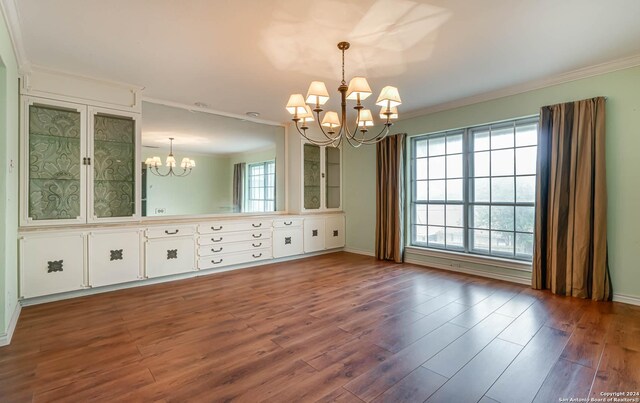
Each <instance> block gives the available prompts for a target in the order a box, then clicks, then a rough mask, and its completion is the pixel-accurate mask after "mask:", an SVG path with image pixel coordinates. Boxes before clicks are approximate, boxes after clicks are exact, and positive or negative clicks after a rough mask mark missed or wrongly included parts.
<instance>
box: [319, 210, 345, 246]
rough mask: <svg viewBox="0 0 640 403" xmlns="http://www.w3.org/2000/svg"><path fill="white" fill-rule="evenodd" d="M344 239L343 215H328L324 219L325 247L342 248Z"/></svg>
mask: <svg viewBox="0 0 640 403" xmlns="http://www.w3.org/2000/svg"><path fill="white" fill-rule="evenodd" d="M344 240H345V236H344V216H342V215H338V216H328V217H327V218H326V219H325V241H324V246H325V248H327V249H333V248H342V247H344Z"/></svg>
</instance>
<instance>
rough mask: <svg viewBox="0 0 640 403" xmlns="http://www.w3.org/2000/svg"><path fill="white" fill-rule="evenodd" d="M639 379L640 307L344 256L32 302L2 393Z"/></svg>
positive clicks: (477, 391)
mask: <svg viewBox="0 0 640 403" xmlns="http://www.w3.org/2000/svg"><path fill="white" fill-rule="evenodd" d="M620 391H623V392H639V391H640V307H634V306H631V305H625V304H619V303H595V302H591V301H584V300H580V299H574V298H563V297H559V296H554V295H551V294H549V293H546V292H538V291H534V290H531V289H530V288H528V287H526V286H520V285H514V284H510V283H505V282H500V281H494V280H489V279H484V278H480V277H474V276H466V275H461V274H456V273H451V272H447V271H441V270H435V269H429V268H424V267H420V266H415V265H410V264H401V265H398V264H393V263H389V262H380V261H376V260H375V259H373V258H370V257H365V256H359V255H354V254H349V253H343V252H340V253H333V254H328V255H322V256H317V257H312V258H307V259H301V260H296V261H291V262H286V263H278V264H272V265H268V266H262V267H258V268H252V269H244V270H239V271H234V272H227V273H221V274H217V275H211V276H204V277H199V278H194V279H188V280H182V281H176V282H172V283H165V284H158V285H153V286H146V287H141V288H134V289H128V290H121V291H116V292H110V293H104V294H99V295H94V296H89V297H83V298H77V299H72V300H67V301H60V302H54V303H49V304H43V305H38V306H31V307H26V308H24V309H23V310H22V314H21V317H20V320H19V322H18V326H17V329H16V331H15V334H14V337H13V342H12V344H11V345H10V346H7V347H2V348H0V401H1V402H29V401H36V402H53V401H65V402H69V401H73V402H84V401H108V402H130V401H145V402H146V401H167V402H170V401H177V402H178V401H179V402H182V401H196V402H201V401H206V402H216V401H220V402H227V401H238V402H260V401H269V402H315V401H319V402H331V401H333V402H363V401H364V402H372V401H375V402H424V401H427V402H461V403H464V402H478V401H482V402H493V403H495V402H499V403H506V402H519V403H522V402H533V401H535V402H557V401H559V399H561V398H572V397H573V398H585V397H594V398H600V397H601V393H602V392H620Z"/></svg>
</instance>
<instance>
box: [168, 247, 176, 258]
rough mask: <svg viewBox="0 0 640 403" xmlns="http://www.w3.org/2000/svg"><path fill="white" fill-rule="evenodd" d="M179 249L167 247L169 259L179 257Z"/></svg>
mask: <svg viewBox="0 0 640 403" xmlns="http://www.w3.org/2000/svg"><path fill="white" fill-rule="evenodd" d="M177 258H178V249H167V260H171V259H177Z"/></svg>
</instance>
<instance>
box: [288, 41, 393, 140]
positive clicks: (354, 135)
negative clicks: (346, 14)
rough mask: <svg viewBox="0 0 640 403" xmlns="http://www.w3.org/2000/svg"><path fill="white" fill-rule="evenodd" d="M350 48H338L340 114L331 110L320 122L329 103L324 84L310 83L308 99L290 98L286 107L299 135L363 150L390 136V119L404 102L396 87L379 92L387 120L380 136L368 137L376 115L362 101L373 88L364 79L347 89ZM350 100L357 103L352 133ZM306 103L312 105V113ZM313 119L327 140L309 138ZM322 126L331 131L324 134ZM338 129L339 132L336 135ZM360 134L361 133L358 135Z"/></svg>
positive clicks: (355, 79) (345, 45) (346, 45)
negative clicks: (323, 108) (362, 147)
mask: <svg viewBox="0 0 640 403" xmlns="http://www.w3.org/2000/svg"><path fill="white" fill-rule="evenodd" d="M349 46H350V44H349V42H340V43H338V49H340V51H342V81H341V83H340V86H339V87H338V91H339V92H340V96H341V99H342V103H341V107H342V111H341V112H342V113H341V114H340V115H338V113H337V112H333V111H328V112H326V113H325V114H324V117H323V118H322V119H320V113H321V112H322V105H324V104H325V103H326V102H327V101H328V100H329V93H328V92H327V87H326V86H325V85H324V83H323V82H321V81H314V82H312V83H311V85H310V86H309V91H307V98H306V99H305V98H304V97H303V96H302V94H293V95H291V96H290V97H289V102H288V103H287V107H286V108H287V111H289V113H291V114H292V115H293V119H292V120H293V121H294V122H295V124H296V129H297V130H298V133H300V135H302V137H304V138H305V139H307V140H308V141H309V142H311V143H313V144H316V145H324V146H328V145H330V146H333V147H339V146H340V144H341V143H342V141H343V140H344V139H346V141H347V142H348V143H349V144H351V145H352V146H353V147H360V146H361V145H362V144H375V143H377V142H379V141H381V140H382V139H384V138H385V137H386V136H387V134H389V127H390V126H391V125H392V124H393V123H392V122H391V120H393V119H397V118H398V105H400V104H401V103H402V101H401V100H400V94H399V93H398V89H397V88H396V87H391V86H386V87H384V88H383V89H382V91H380V95H379V96H378V99H377V101H376V105H378V106H380V107H381V110H380V117H381V118H382V119H384V127H383V128H382V130H381V131H380V133H378V134H377V135H375V136H367V132H368V131H369V129H368V128H370V127H372V126H373V125H374V124H373V116H372V114H371V111H370V110H369V109H365V108H364V106H362V104H361V101H363V100H365V99H366V98H367V97H369V95H371V87H369V83H368V82H367V79H366V78H364V77H353V78H352V79H351V81H349V85H348V86H347V82H346V81H345V79H344V51H345V50H347V49H349ZM347 100H350V101H351V100H353V101H356V105H355V106H354V107H353V109H355V110H356V122H355V127H354V129H353V131H350V130H349V128H348V127H347ZM307 104H309V105H311V106H312V107H313V110H311V108H310V107H309V106H308V105H307ZM314 113H315V119H314ZM313 120H315V121H317V122H318V127H319V128H320V131H321V132H322V134H323V135H324V139H321V140H318V139H313V138H311V137H309V136H308V135H307V130H308V129H309V126H308V125H307V123H308V122H311V121H313ZM323 126H324V127H326V128H328V130H326V131H325V129H324V128H323ZM338 127H339V128H340V129H339V131H338V132H337V133H336V129H337V128H338ZM358 131H359V132H360V133H361V134H359V135H358Z"/></svg>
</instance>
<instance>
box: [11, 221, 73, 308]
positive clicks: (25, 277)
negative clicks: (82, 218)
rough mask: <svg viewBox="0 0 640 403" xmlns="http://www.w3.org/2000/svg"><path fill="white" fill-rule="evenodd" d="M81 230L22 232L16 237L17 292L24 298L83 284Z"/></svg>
mask: <svg viewBox="0 0 640 403" xmlns="http://www.w3.org/2000/svg"><path fill="white" fill-rule="evenodd" d="M84 255H85V253H84V237H83V236H82V234H73V235H61V234H56V235H50V236H29V237H27V236H25V237H24V238H22V239H21V240H20V295H22V296H23V297H24V298H31V297H39V296H42V295H49V294H56V293H60V292H67V291H74V290H80V289H82V288H84V287H83V286H84Z"/></svg>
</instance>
